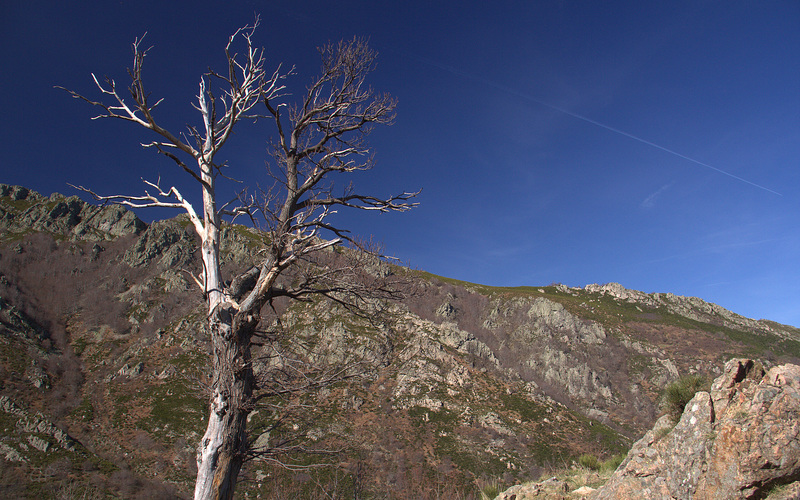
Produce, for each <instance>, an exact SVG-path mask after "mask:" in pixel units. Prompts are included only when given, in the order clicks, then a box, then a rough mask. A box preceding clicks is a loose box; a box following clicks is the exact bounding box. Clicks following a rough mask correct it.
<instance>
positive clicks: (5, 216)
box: [0, 184, 146, 240]
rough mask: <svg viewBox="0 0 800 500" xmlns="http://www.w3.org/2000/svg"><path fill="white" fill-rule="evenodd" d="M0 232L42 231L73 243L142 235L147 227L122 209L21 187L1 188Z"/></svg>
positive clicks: (7, 186) (6, 186)
mask: <svg viewBox="0 0 800 500" xmlns="http://www.w3.org/2000/svg"><path fill="white" fill-rule="evenodd" d="M0 199H2V203H0V229H3V230H4V231H8V232H9V233H25V232H30V231H42V232H47V233H53V234H59V235H63V236H67V237H68V238H69V239H72V240H103V239H112V238H116V237H119V236H124V235H126V234H135V233H139V232H140V231H142V230H143V229H144V228H145V227H146V224H145V223H144V222H142V221H141V220H140V219H139V218H138V217H136V215H135V214H134V213H133V212H129V211H128V210H125V209H124V208H122V207H121V206H119V205H111V206H108V207H101V206H96V205H92V204H89V203H86V202H84V201H83V200H81V199H80V198H78V197H77V196H70V197H69V198H67V197H64V196H63V195H60V194H58V193H53V194H52V195H51V196H50V197H49V198H45V197H44V196H42V195H40V194H39V193H37V192H35V191H31V190H29V189H27V188H24V187H21V186H10V185H8V184H0Z"/></svg>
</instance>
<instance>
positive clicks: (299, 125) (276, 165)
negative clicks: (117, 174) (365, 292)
mask: <svg viewBox="0 0 800 500" xmlns="http://www.w3.org/2000/svg"><path fill="white" fill-rule="evenodd" d="M257 24H258V20H256V23H254V25H253V26H245V27H243V28H241V29H239V30H237V31H236V32H235V33H234V34H233V35H232V36H231V37H230V38H229V40H228V43H227V45H226V46H225V55H226V56H227V63H228V67H227V68H226V71H224V72H220V73H217V72H213V71H211V72H209V73H208V74H206V75H203V76H202V77H201V79H200V89H199V94H198V96H197V103H196V105H195V108H196V109H197V111H198V112H199V113H200V118H201V120H202V122H201V123H202V126H200V127H189V129H188V133H184V134H175V133H172V132H170V131H169V130H167V129H165V128H163V127H162V126H161V125H159V122H158V120H157V119H156V116H155V111H156V108H157V106H158V104H159V102H160V101H155V102H153V101H152V100H151V99H150V97H149V93H148V90H147V88H146V87H145V84H144V80H143V78H142V65H143V63H144V60H145V56H146V54H147V50H145V49H143V48H142V47H141V43H142V41H141V39H137V40H136V41H135V42H134V44H133V56H134V57H133V67H132V68H130V69H129V70H128V73H129V75H130V79H131V83H130V86H129V88H128V91H129V94H130V97H129V98H128V96H124V95H123V92H122V91H121V89H119V88H118V87H117V85H116V83H115V82H114V80H112V79H108V78H106V79H105V81H103V82H101V81H100V80H98V79H97V78H96V77H95V76H94V75H92V77H93V79H94V82H95V84H96V86H97V88H98V89H99V90H100V92H101V94H102V98H101V99H100V100H98V101H94V100H91V99H88V98H86V97H84V96H83V95H81V94H78V93H76V92H73V91H69V92H70V94H72V96H73V97H76V98H79V99H82V100H84V101H87V102H89V103H90V104H92V105H94V106H97V107H99V108H101V109H102V112H101V113H100V114H99V115H98V116H96V117H95V118H116V119H120V120H125V121H129V122H133V123H134V124H137V125H140V126H142V127H144V128H147V129H149V130H151V131H153V132H154V135H155V140H153V141H152V142H150V143H149V144H145V145H144V146H145V147H149V148H153V149H155V150H156V151H158V152H159V153H161V154H163V155H165V156H167V157H168V158H170V159H171V160H172V161H174V163H175V164H176V165H177V166H178V167H179V168H180V169H182V170H183V171H184V172H185V174H186V175H188V176H189V177H190V178H191V179H192V180H193V181H195V182H196V185H195V186H196V187H199V188H200V190H201V191H202V196H203V198H202V199H203V206H202V212H201V213H198V212H197V211H196V210H195V209H194V207H193V206H192V205H191V204H190V203H189V202H188V201H187V199H186V198H184V196H183V195H182V194H181V192H180V191H179V190H178V189H177V188H176V187H175V186H170V187H168V188H167V187H163V186H161V183H160V181H159V180H156V181H144V182H145V184H147V186H148V188H146V189H145V192H144V195H141V196H130V195H113V196H101V195H97V194H95V193H94V192H93V191H91V190H89V189H86V188H83V187H81V188H80V189H83V190H84V191H86V192H89V193H91V194H92V195H94V196H95V197H96V198H97V199H98V200H103V201H107V202H115V203H119V204H122V205H127V206H130V207H136V208H142V207H172V208H178V209H182V210H184V211H185V212H186V213H187V214H188V216H189V218H190V220H191V222H192V225H193V227H194V230H195V232H196V233H197V235H198V236H199V238H200V240H201V254H202V263H203V271H202V273H201V275H200V276H198V277H197V279H196V281H197V284H198V285H199V287H200V288H201V290H202V292H203V294H204V297H205V300H206V302H207V306H208V317H207V318H208V321H207V322H208V331H209V334H210V337H211V343H212V356H213V360H212V383H211V394H210V404H209V409H210V411H209V419H208V427H207V429H206V432H205V434H204V436H203V438H202V440H201V442H200V444H199V445H198V450H197V469H198V472H197V482H196V486H195V498H197V499H207V498H231V497H232V495H233V491H234V487H235V485H236V480H237V476H238V473H239V471H240V469H241V466H242V462H243V459H244V457H245V456H246V454H247V451H248V450H247V447H248V444H247V443H248V440H247V435H246V423H247V416H248V414H249V412H250V411H251V410H252V408H253V402H254V390H255V385H256V383H255V379H254V375H253V367H252V359H251V358H252V355H251V345H252V341H253V336H254V334H255V332H256V328H257V326H258V325H259V322H260V320H261V311H262V308H263V307H264V306H265V305H266V304H268V303H270V302H271V301H272V300H273V299H275V298H276V297H278V296H284V297H290V298H299V297H303V296H305V295H307V294H309V293H314V292H322V293H326V292H328V293H329V292H332V291H335V290H332V289H325V287H319V286H315V285H314V283H313V281H314V280H305V281H303V280H301V282H300V283H299V284H298V287H297V288H292V289H287V288H286V287H284V286H282V285H281V286H279V285H278V278H279V276H280V275H281V274H282V273H283V272H284V271H285V270H287V269H288V268H290V267H291V266H294V265H297V264H298V262H299V261H301V260H302V259H304V258H306V257H307V256H309V255H311V254H313V253H314V252H319V251H321V250H323V249H326V248H329V247H332V246H335V245H339V244H342V243H344V242H347V241H352V239H351V238H350V236H349V233H348V232H347V231H345V230H344V229H343V228H341V227H339V226H337V225H336V224H335V223H334V222H333V221H332V220H331V217H330V216H331V215H332V214H333V213H334V212H335V209H336V208H337V207H351V208H356V209H362V210H376V211H380V212H390V211H398V212H402V211H405V210H408V209H409V208H411V207H412V206H414V205H416V203H412V202H411V201H410V200H411V199H412V198H413V197H414V196H415V195H416V194H417V193H402V194H399V195H396V196H392V197H389V198H379V197H374V196H366V195H361V194H357V193H355V192H353V191H352V190H351V189H346V190H344V191H342V192H340V193H338V194H337V193H336V192H334V189H333V187H332V184H331V182H330V177H331V175H330V174H332V173H352V172H357V171H359V170H366V169H369V168H371V166H372V164H373V162H372V156H371V155H370V153H369V150H368V149H367V146H366V143H365V138H366V136H367V134H368V133H369V131H370V129H371V128H372V126H374V125H375V124H390V123H391V122H392V120H393V119H394V116H395V115H394V110H395V106H396V101H395V100H394V99H393V98H392V97H390V96H389V95H386V94H378V93H376V92H374V91H373V90H372V89H371V88H370V87H368V86H367V84H366V83H365V78H366V77H367V75H368V74H369V73H370V72H371V71H372V70H373V68H374V63H375V57H376V54H375V52H373V51H372V50H371V49H370V48H369V47H368V45H367V43H366V42H365V41H364V40H360V39H353V40H351V41H348V42H340V43H338V44H335V45H330V44H329V45H327V46H325V47H323V48H321V49H320V55H321V58H322V70H321V73H320V74H319V76H318V77H316V78H315V79H313V80H312V82H311V84H310V85H309V86H308V87H307V88H306V90H305V92H304V93H303V94H301V95H300V96H298V99H297V102H295V103H294V104H291V103H290V102H287V101H289V100H290V96H289V94H288V93H287V92H286V88H285V86H284V81H285V79H286V78H287V76H289V75H291V74H292V73H293V71H288V72H286V73H282V72H281V70H280V67H279V68H278V70H276V71H275V72H273V73H271V74H269V73H267V72H265V70H264V64H265V61H264V51H263V49H258V48H256V47H254V45H253V43H252V37H253V34H254V30H255V28H256V26H257ZM235 44H240V45H241V46H242V47H243V49H244V50H243V51H242V54H236V53H234V52H233V47H234V45H235ZM266 119H269V120H271V122H272V123H273V125H274V135H273V139H272V142H271V143H272V145H273V148H272V161H271V163H270V164H271V169H270V177H271V179H269V180H270V183H271V184H272V187H271V189H268V190H267V191H262V192H261V193H260V194H257V195H252V196H248V197H245V196H240V197H239V201H238V203H237V206H231V205H229V204H226V205H224V206H220V203H219V202H218V199H217V182H218V181H219V180H220V179H222V178H225V176H223V175H222V172H221V165H220V164H218V163H217V162H216V161H217V160H216V157H217V154H218V153H219V151H220V150H221V149H222V147H223V146H224V145H225V143H226V141H227V140H228V138H229V137H230V136H231V133H232V131H233V130H234V128H235V127H237V126H239V124H240V122H242V121H243V120H247V121H252V120H266ZM241 214H247V215H248V216H250V217H251V218H252V220H254V221H255V220H256V217H261V219H260V220H261V221H263V223H265V224H266V226H265V229H266V230H268V232H269V233H268V234H269V238H265V242H266V244H265V248H264V249H263V252H262V254H261V255H262V257H260V258H259V260H258V261H257V262H253V265H252V267H251V268H250V269H248V270H247V271H245V272H244V273H242V274H241V275H238V276H232V277H229V278H230V280H229V281H226V280H225V277H223V276H222V275H221V269H220V259H219V249H220V234H221V232H220V224H221V223H222V221H223V220H225V219H226V218H227V217H229V216H232V217H235V216H236V215H241ZM325 235H328V237H330V238H332V239H324V238H323V236H325Z"/></svg>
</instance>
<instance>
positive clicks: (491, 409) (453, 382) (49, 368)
mask: <svg viewBox="0 0 800 500" xmlns="http://www.w3.org/2000/svg"><path fill="white" fill-rule="evenodd" d="M264 240H265V236H264V235H263V234H261V233H259V232H258V231H256V230H254V229H251V228H247V227H244V226H226V227H225V228H224V236H223V242H224V244H223V248H222V255H223V260H224V262H225V266H226V268H227V269H229V270H236V269H243V268H245V266H247V265H248V263H249V260H248V259H249V258H251V257H252V256H253V255H255V253H256V252H258V248H259V245H261V244H263V242H264ZM196 245H197V244H196V241H195V238H194V236H193V234H192V233H191V231H190V228H188V223H187V221H186V220H185V219H184V218H182V217H177V218H174V219H170V220H165V221H158V222H154V223H152V224H150V225H147V224H145V223H143V222H142V221H141V220H139V219H138V218H136V216H135V215H134V214H132V213H131V212H128V211H125V210H123V209H121V208H119V207H97V206H93V205H91V204H86V203H84V202H82V201H81V200H80V199H79V198H77V197H69V198H66V197H63V196H61V195H57V194H54V195H52V196H50V197H43V196H41V195H39V194H37V193H34V192H32V191H29V190H27V189H25V188H21V187H16V186H6V185H0V398H2V399H0V462H2V467H0V469H2V472H0V489H2V490H3V491H5V492H9V494H12V496H14V495H16V496H33V495H42V494H43V495H45V496H46V497H47V496H54V497H56V496H60V497H64V496H67V497H68V494H73V493H74V496H81V495H84V496H83V497H86V498H88V496H86V495H97V496H98V497H101V495H106V494H108V495H114V496H117V497H122V498H136V497H141V498H157V497H163V498H175V497H179V498H182V497H188V496H189V491H190V489H191V484H192V480H193V473H194V471H193V467H194V446H195V444H196V442H197V440H198V439H199V437H200V435H201V434H202V430H203V429H204V425H205V422H204V420H205V413H206V410H205V402H204V392H203V387H204V380H205V378H206V377H207V376H208V367H207V363H208V356H207V352H208V339H207V336H206V335H205V333H204V331H203V327H202V318H203V307H202V301H203V299H202V297H201V296H200V294H199V293H198V292H197V290H196V288H195V287H194V284H193V282H192V278H191V276H190V275H191V273H195V274H196V273H197V272H198V271H199V265H200V264H199V259H198V258H197V255H196V250H197V248H196ZM367 270H368V271H369V272H371V273H375V274H378V275H382V276H393V277H396V278H397V283H398V284H399V285H398V286H400V287H401V288H402V290H401V291H402V292H403V294H402V297H401V298H400V297H399V298H397V299H393V300H387V301H385V302H384V303H382V304H381V307H380V308H381V309H382V310H383V311H385V312H386V314H385V315H384V316H382V318H383V319H382V320H381V321H380V322H376V321H371V320H370V319H371V318H369V317H361V316H354V315H352V314H350V313H349V312H348V311H347V310H346V309H345V308H343V307H341V306H339V305H336V304H334V303H329V302H324V301H314V302H309V303H294V304H290V303H284V304H279V306H278V313H279V314H280V319H281V324H282V325H283V327H284V328H285V329H288V330H289V331H291V332H292V335H293V339H294V340H293V342H292V343H291V345H289V346H288V348H290V349H295V350H297V352H299V353H301V354H302V356H305V357H306V358H307V359H309V360H313V361H314V362H315V363H317V364H320V365H326V364H336V363H342V362H350V361H357V362H358V363H359V366H363V367H365V369H364V370H363V371H362V374H361V376H359V377H356V378H353V379H350V380H347V381H342V382H339V383H336V384H334V385H332V386H328V387H325V388H322V389H320V390H319V391H317V392H315V393H312V394H308V395H306V396H304V398H303V399H302V401H299V403H302V405H303V408H304V411H303V412H302V413H296V414H294V419H295V420H293V421H291V422H289V421H286V422H280V423H281V424H285V425H284V427H286V428H288V429H289V430H291V429H294V430H298V432H300V433H302V434H303V435H305V436H306V439H307V442H308V443H309V444H312V445H314V446H317V447H319V448H329V449H337V450H341V452H340V453H338V454H337V455H334V456H333V457H331V456H322V457H317V458H315V457H313V456H311V457H309V456H296V457H292V459H293V460H295V461H294V462H293V464H295V465H308V464H310V463H312V462H313V461H314V460H323V461H327V462H333V463H335V464H336V466H335V467H324V468H310V469H302V470H299V471H292V470H288V469H286V468H281V467H276V466H275V465H274V464H272V463H271V462H269V461H264V460H258V459H254V460H253V461H251V462H249V463H248V465H247V468H246V470H245V471H244V472H243V477H244V479H245V481H243V482H242V483H241V486H240V489H239V494H240V496H241V497H242V498H250V497H252V498H259V497H260V498H298V497H300V498H316V497H319V498H329V497H339V496H346V497H358V498H361V497H365V498H480V494H479V491H480V489H481V488H483V487H485V486H486V485H489V484H498V483H499V484H513V483H514V482H518V481H522V480H528V479H535V478H537V477H538V476H539V475H540V474H541V473H542V471H543V470H546V469H548V468H551V467H560V466H563V465H565V464H569V463H571V461H572V460H574V459H575V458H576V457H578V456H580V455H582V454H593V455H595V456H597V457H600V458H606V457H609V456H611V455H615V454H621V453H625V452H626V451H627V450H628V449H629V448H630V446H631V444H632V443H633V442H634V441H636V440H638V439H640V438H641V437H642V436H643V435H644V434H645V432H646V431H647V430H648V429H650V428H651V427H652V426H653V424H654V423H655V422H656V420H657V419H658V417H659V415H660V408H659V400H660V395H661V392H662V390H663V388H664V387H665V386H666V385H667V384H668V383H670V382H672V381H674V380H676V379H678V378H679V377H681V376H684V375H690V374H696V375H701V376H706V377H715V376H718V375H720V374H721V367H722V366H724V364H725V362H726V361H727V360H728V359H730V358H734V357H747V358H754V359H759V360H761V362H762V363H763V365H764V366H765V367H770V366H772V365H776V364H779V363H786V362H794V363H797V362H798V361H800V330H798V329H797V328H793V327H790V326H785V325H780V324H777V323H774V322H770V321H765V320H758V321H756V320H752V319H748V318H744V317H741V316H739V315H736V314H734V313H732V312H730V311H727V310H725V309H723V308H721V307H719V306H716V305H714V304H709V303H707V302H705V301H702V300H701V299H697V298H692V297H680V296H675V295H672V294H645V293H642V292H637V291H633V290H627V289H625V288H623V287H622V286H621V285H617V284H608V285H589V286H587V287H585V288H582V289H579V288H569V287H566V286H562V285H554V286H542V287H518V288H494V287H487V286H482V285H475V284H470V283H463V282H458V281H454V280H450V279H447V278H442V277H437V276H433V275H430V274H427V273H424V272H420V271H414V270H410V269H407V268H401V267H397V266H392V265H389V264H388V263H385V262H381V261H377V260H374V261H373V262H372V263H371V264H370V266H367ZM373 319H374V318H373ZM265 349H266V347H265ZM269 362H270V361H269V359H268V357H267V356H266V355H265V356H264V359H263V361H262V363H264V365H263V369H266V368H267V367H268V365H269ZM257 369H259V368H258V367H257ZM295 403H298V401H294V402H293V404H295ZM270 404H272V405H273V406H269V405H265V406H264V408H259V409H257V410H256V411H255V412H254V413H253V415H252V418H251V422H250V430H251V434H252V439H253V440H254V441H256V442H260V443H265V442H269V441H270V440H274V439H276V435H279V434H278V433H277V430H276V429H278V427H276V421H275V419H276V418H277V417H276V415H278V412H277V410H276V408H278V406H280V405H282V404H288V403H282V402H277V401H272V402H270ZM268 429H271V430H270V431H268ZM270 432H271V434H270ZM259 440H260V441H259ZM71 492H72V493H71ZM328 495H330V496H328Z"/></svg>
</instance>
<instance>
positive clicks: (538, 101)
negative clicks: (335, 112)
mask: <svg viewBox="0 0 800 500" xmlns="http://www.w3.org/2000/svg"><path fill="white" fill-rule="evenodd" d="M397 52H399V53H401V54H403V55H405V56H407V57H410V58H412V59H416V60H418V61H420V62H422V63H425V64H428V65H430V66H434V67H436V68H439V69H441V70H444V71H447V72H449V73H452V74H454V75H457V76H461V77H464V78H469V79H470V80H474V81H477V82H480V83H483V84H485V85H488V86H490V87H494V88H496V89H498V90H502V91H503V92H507V93H509V94H511V95H515V96H517V97H520V98H522V99H525V100H527V101H530V102H534V103H536V104H539V105H541V106H544V107H546V108H550V109H552V110H555V111H558V112H560V113H564V114H565V115H568V116H571V117H573V118H577V119H578V120H581V121H584V122H586V123H590V124H592V125H595V126H597V127H600V128H603V129H606V130H608V131H609V132H614V133H615V134H619V135H621V136H624V137H627V138H629V139H633V140H634V141H638V142H641V143H642V144H647V145H648V146H651V147H654V148H656V149H660V150H661V151H664V152H666V153H669V154H671V155H673V156H677V157H678V158H681V159H683V160H686V161H689V162H692V163H695V164H697V165H700V166H701V167H706V168H708V169H711V170H713V171H715V172H718V173H720V174H723V175H727V176H728V177H731V178H733V179H736V180H737V181H741V182H744V183H745V184H749V185H751V186H754V187H757V188H758V189H763V190H764V191H767V192H768V193H772V194H776V195H778V196H783V195H782V194H781V193H779V192H777V191H773V190H772V189H769V188H767V187H764V186H762V185H760V184H756V183H755V182H751V181H748V180H747V179H743V178H742V177H739V176H738V175H734V174H732V173H730V172H726V171H725V170H722V169H721V168H717V167H715V166H713V165H709V164H708V163H703V162H702V161H699V160H695V159H694V158H691V157H689V156H686V155H683V154H681V153H678V152H677V151H673V150H672V149H669V148H665V147H664V146H660V145H658V144H656V143H654V142H651V141H648V140H647V139H642V138H641V137H638V136H636V135H633V134H631V133H628V132H625V131H624V130H620V129H618V128H615V127H612V126H611V125H606V124H605V123H602V122H599V121H597V120H592V119H591V118H589V117H586V116H583V115H580V114H578V113H574V112H572V111H570V110H568V109H564V108H562V107H559V106H555V105H553V104H550V103H548V102H545V101H542V100H541V99H537V98H535V97H533V96H531V95H528V94H525V93H523V92H520V91H518V90H516V89H513V88H511V87H508V86H506V85H503V84H501V83H498V82H495V81H492V80H489V79H486V78H483V77H480V76H476V75H473V74H470V73H467V72H465V71H462V70H460V69H457V68H454V67H452V66H448V65H445V64H441V63H438V62H436V61H433V60H431V59H428V58H425V57H420V56H417V55H412V54H410V53H408V52H404V51H403V52H401V51H397Z"/></svg>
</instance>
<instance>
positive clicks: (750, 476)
mask: <svg viewBox="0 0 800 500" xmlns="http://www.w3.org/2000/svg"><path fill="white" fill-rule="evenodd" d="M670 426H671V422H669V417H668V416H665V417H662V418H661V419H660V420H659V421H658V422H657V423H656V425H655V427H654V428H653V429H652V430H651V431H649V432H648V433H647V434H646V435H645V436H644V437H643V438H642V439H641V440H639V441H638V442H637V443H636V444H634V446H633V448H632V449H631V451H630V452H629V453H628V456H627V458H626V459H625V461H624V462H623V463H622V465H621V466H620V467H619V469H617V471H616V473H615V475H614V476H613V477H612V478H611V480H610V481H609V482H608V483H607V484H606V485H605V486H604V487H602V488H601V489H599V490H598V491H597V492H596V493H595V494H594V496H592V498H594V499H597V500H600V499H623V498H650V499H662V498H663V499H672V498H679V499H700V498H703V499H706V498H707V499H712V498H720V499H721V498H797V497H794V496H788V497H787V496H785V495H791V494H792V493H791V492H793V491H794V492H797V491H798V484H797V480H798V478H800V439H799V437H800V366H797V365H791V364H786V365H780V366H776V367H773V368H771V369H770V370H769V371H767V372H766V373H765V371H764V369H763V368H762V366H761V365H760V364H759V363H756V362H754V361H752V360H746V359H734V360H731V361H729V362H728V363H727V364H726V365H725V372H724V374H723V375H722V376H720V377H719V378H717V379H716V380H715V381H714V384H713V385H712V387H711V390H710V391H709V392H698V393H697V394H696V395H695V396H694V398H693V399H692V400H691V401H690V402H689V403H688V404H687V405H686V408H685V410H684V413H683V415H682V416H681V419H680V421H679V422H678V423H677V424H676V425H675V426H674V428H670Z"/></svg>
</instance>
